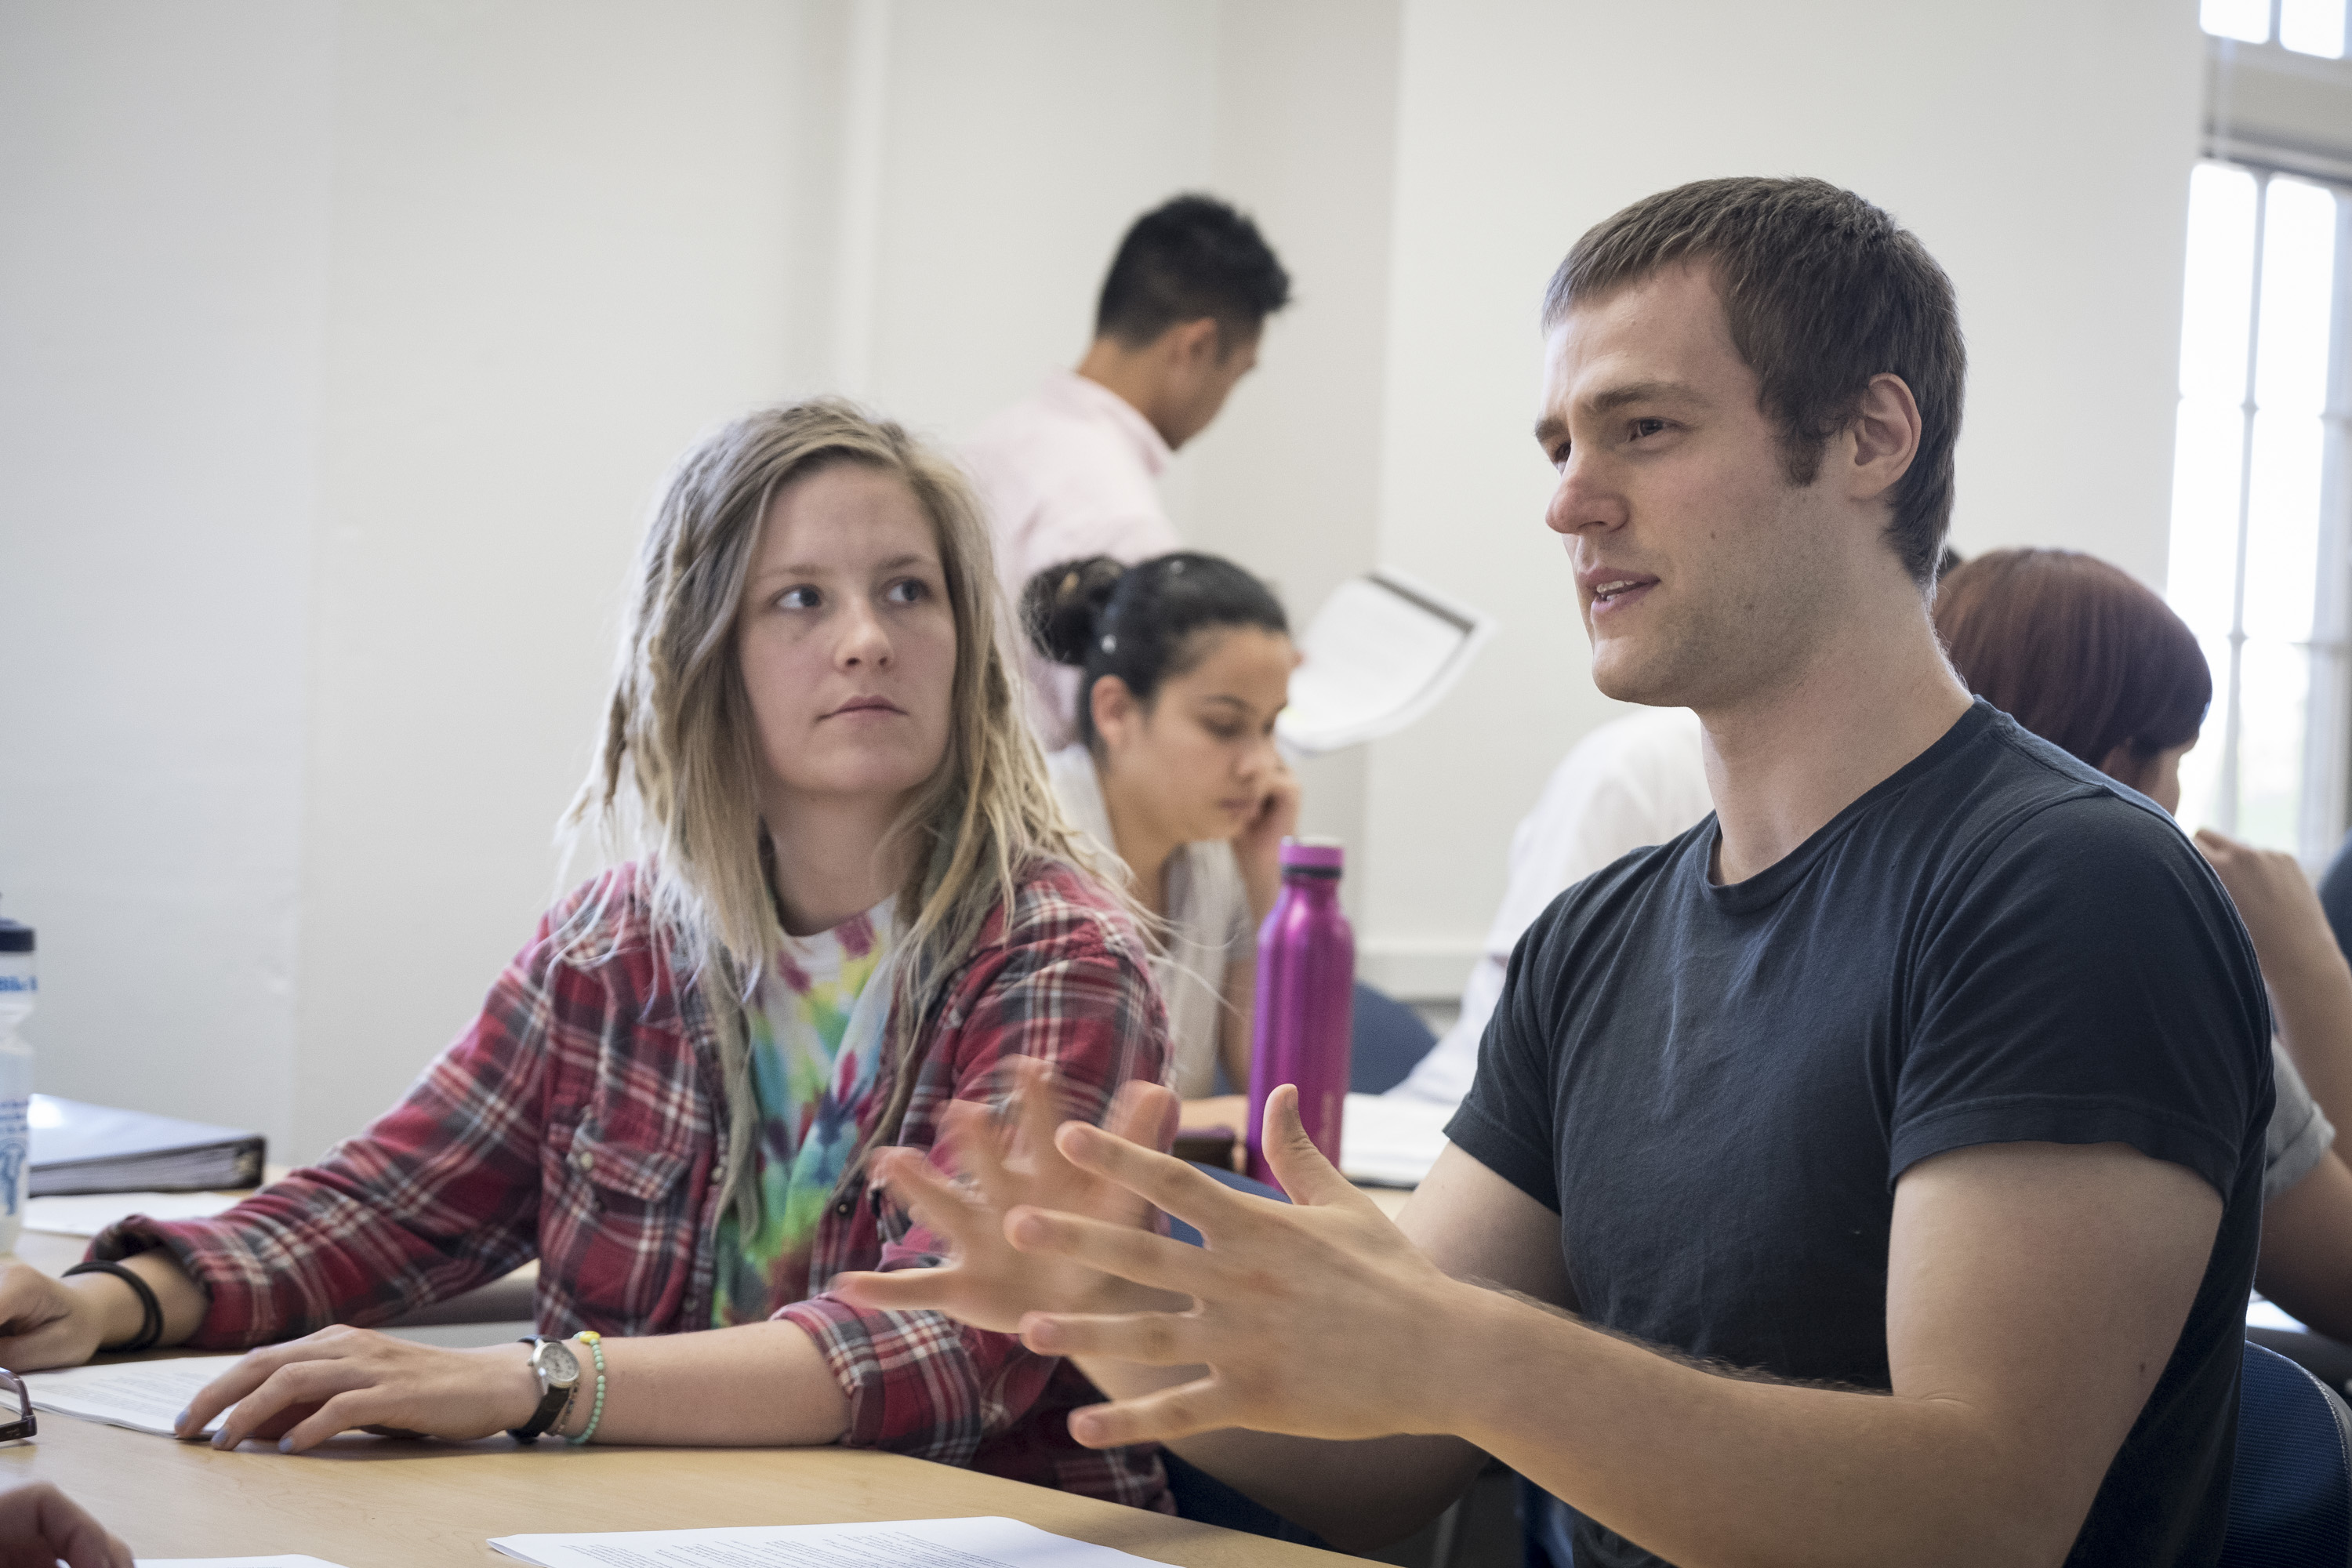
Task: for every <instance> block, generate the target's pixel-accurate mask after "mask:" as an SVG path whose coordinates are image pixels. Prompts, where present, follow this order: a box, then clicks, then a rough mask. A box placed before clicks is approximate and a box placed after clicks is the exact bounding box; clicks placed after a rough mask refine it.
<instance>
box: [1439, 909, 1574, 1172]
mask: <svg viewBox="0 0 2352 1568" xmlns="http://www.w3.org/2000/svg"><path fill="white" fill-rule="evenodd" d="M1568 902H1570V900H1568V899H1566V898H1565V897H1563V898H1562V899H1561V900H1559V902H1556V903H1554V904H1553V906H1552V907H1551V909H1550V910H1548V911H1546V912H1545V913H1544V914H1543V915H1542V916H1541V917H1539V918H1538V920H1537V921H1536V923H1535V924H1534V925H1532V926H1530V927H1528V933H1527V934H1526V935H1525V936H1523V937H1521V938H1520V939H1519V943H1518V945H1517V947H1515V948H1513V949H1512V950H1511V962H1510V966H1509V967H1508V968H1507V969H1506V970H1505V971H1504V973H1503V994H1502V995H1501V997H1500V998H1499V999H1497V1000H1496V1003H1495V1012H1494V1016H1492V1017H1490V1018H1489V1019H1488V1020H1487V1021H1486V1037H1484V1038H1483V1039H1482V1040H1480V1041H1479V1044H1478V1075H1477V1077H1476V1078H1475V1079H1472V1080H1471V1084H1470V1092H1469V1093H1468V1094H1467V1095H1466V1096H1465V1097H1464V1099H1463V1101H1462V1104H1461V1107H1460V1109H1458V1110H1455V1111H1454V1117H1453V1120H1451V1121H1448V1122H1446V1124H1445V1136H1446V1137H1447V1139H1449V1140H1450V1141H1451V1142H1454V1144H1455V1145H1456V1146H1458V1147H1459V1148H1460V1149H1461V1150H1462V1152H1464V1153H1465V1154H1468V1155H1469V1156H1470V1157H1471V1158H1472V1159H1474V1160H1475V1161H1477V1162H1478V1163H1480V1164H1482V1165H1484V1166H1486V1168H1487V1169H1488V1170H1490V1171H1492V1172H1494V1173H1496V1175H1498V1176H1500V1177H1502V1178H1503V1179H1504V1180H1505V1181H1507V1182H1508V1183H1510V1184H1511V1185H1513V1186H1515V1187H1517V1188H1518V1189H1519V1191H1521V1192H1523V1193H1525V1194H1528V1196H1529V1197H1531V1198H1533V1199H1535V1200H1536V1202H1538V1203H1539V1204H1541V1205H1543V1206H1544V1207H1546V1208H1548V1209H1549V1210H1551V1211H1552V1212H1553V1213H1554V1214H1557V1213H1559V1168H1558V1166H1557V1164H1556V1163H1555V1151H1556V1149H1557V1147H1558V1140H1557V1138H1556V1137H1555V1136H1554V1132H1553V1125H1552V1123H1553V1110H1554V1102H1553V1098H1552V1089H1551V1078H1552V1074H1551V1053H1552V1038H1551V1037H1552V1030H1551V1028H1550V1027H1549V1024H1548V1022H1547V1017H1548V1015H1549V1011H1550V1009H1549V1006H1548V1005H1547V1002H1548V999H1549V993H1550V990H1551V986H1550V985H1549V984H1541V983H1539V982H1538V978H1537V976H1538V973H1539V972H1543V971H1546V970H1547V969H1548V967H1549V966H1548V965H1547V964H1546V963H1545V949H1546V946H1547V939H1548V938H1549V937H1550V936H1551V934H1552V933H1553V931H1555V928H1556V927H1557V926H1558V925H1559V921H1560V919H1561V913H1562V907H1563V905H1565V904H1567V903H1568Z"/></svg>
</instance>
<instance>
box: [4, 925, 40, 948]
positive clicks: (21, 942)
mask: <svg viewBox="0 0 2352 1568" xmlns="http://www.w3.org/2000/svg"><path fill="white" fill-rule="evenodd" d="M32 951H33V928H32V927H31V926H28V925H26V924H24V923H23V922H22V921H12V920H6V919H0V952H32Z"/></svg>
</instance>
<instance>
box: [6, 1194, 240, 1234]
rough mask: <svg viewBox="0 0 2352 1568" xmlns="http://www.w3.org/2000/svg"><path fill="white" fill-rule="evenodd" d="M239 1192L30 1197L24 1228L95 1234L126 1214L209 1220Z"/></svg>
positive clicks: (227, 1207) (226, 1208) (233, 1201)
mask: <svg viewBox="0 0 2352 1568" xmlns="http://www.w3.org/2000/svg"><path fill="white" fill-rule="evenodd" d="M244 1195H245V1194H241V1193H77V1194H74V1195H73V1196H71V1197H58V1198H33V1199H30V1200H28V1201H27V1202H26V1205H25V1228H26V1230H45V1231H47V1232H48V1233H49V1234H50V1235H52V1236H96V1235H97V1234H98V1233H99V1232H100V1231H101V1230H104V1229H105V1228H106V1227H107V1226H110V1225H112V1224H113V1223H114V1222H115V1221H116V1220H119V1219H121V1218H122V1217H124V1216H125V1215H134V1214H143V1215H147V1216H149V1217H150V1218H152V1219H210V1218H212V1217H213V1215H216V1214H226V1213H227V1212H228V1211H229V1210H230V1209H231V1208H232V1207H234V1206H236V1204H237V1203H238V1202H239V1201H241V1200H242V1198H243V1197H244Z"/></svg>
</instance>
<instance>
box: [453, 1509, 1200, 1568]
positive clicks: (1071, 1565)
mask: <svg viewBox="0 0 2352 1568" xmlns="http://www.w3.org/2000/svg"><path fill="white" fill-rule="evenodd" d="M490 1544H491V1545H492V1546H495V1547H497V1548H498V1549H499V1551H500V1552H505V1553H506V1554H507V1555H508V1556H509V1557H512V1558H515V1559H517V1560H518V1561H520V1562H523V1563H535V1564H537V1568H710V1565H711V1564H713V1563H726V1564H727V1565H728V1568H867V1565H868V1564H871V1565H872V1568H1168V1565H1167V1564H1166V1563H1154V1562H1153V1561H1152V1560H1151V1559H1150V1558H1144V1557H1131V1556H1129V1554H1128V1553H1126V1552H1114V1551H1112V1550H1111V1549H1110V1548H1109V1547H1108V1546H1096V1545H1093V1544H1090V1543H1089V1542H1084V1541H1073V1540H1071V1539H1070V1538H1069V1537H1068V1536H1066V1535H1055V1534H1051V1533H1049V1532H1048V1531H1043V1530H1040V1529H1038V1528H1037V1527H1036V1526H1035V1525H1034V1524H1024V1523H1022V1522H1021V1521H1019V1520H1017V1519H994V1518H986V1519H909V1520H900V1521H896V1522H894V1523H889V1524H778V1525H768V1526H764V1527H763V1526H749V1527H745V1528H741V1529H734V1530H631V1531H605V1532H601V1533H598V1532H588V1533H583V1534H578V1535H505V1536H500V1537H499V1538H498V1539H496V1540H494V1541H492V1542H490Z"/></svg>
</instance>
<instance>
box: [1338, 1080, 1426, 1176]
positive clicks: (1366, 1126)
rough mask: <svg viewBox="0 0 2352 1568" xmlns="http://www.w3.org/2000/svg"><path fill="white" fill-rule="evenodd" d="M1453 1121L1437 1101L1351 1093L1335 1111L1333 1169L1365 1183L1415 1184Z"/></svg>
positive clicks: (1424, 1172) (1423, 1174) (1400, 1096)
mask: <svg viewBox="0 0 2352 1568" xmlns="http://www.w3.org/2000/svg"><path fill="white" fill-rule="evenodd" d="M1453 1120H1454V1107H1452V1106H1450V1105H1447V1104H1444V1103H1443V1102H1441V1101H1438V1100H1408V1099H1406V1098H1405V1097H1404V1096H1402V1095H1391V1094H1351V1095H1349V1097H1348V1104H1347V1108H1346V1109H1345V1110H1342V1111H1341V1112H1340V1113H1339V1173H1340V1174H1341V1175H1343V1176H1345V1177H1347V1178H1348V1180H1349V1181H1351V1182H1355V1183H1358V1184H1361V1185H1363V1186H1367V1187H1417V1186H1419V1185H1421V1182H1422V1178H1423V1177H1424V1176H1426V1175H1428V1174H1429V1168H1430V1166H1432V1165H1433V1164H1435V1163H1437V1152H1438V1151H1439V1150H1441V1149H1443V1148H1444V1147H1445V1124H1446V1123H1447V1122H1448V1121H1453Z"/></svg>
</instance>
